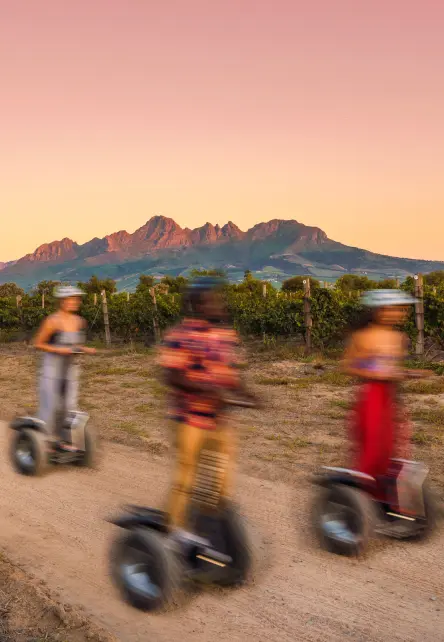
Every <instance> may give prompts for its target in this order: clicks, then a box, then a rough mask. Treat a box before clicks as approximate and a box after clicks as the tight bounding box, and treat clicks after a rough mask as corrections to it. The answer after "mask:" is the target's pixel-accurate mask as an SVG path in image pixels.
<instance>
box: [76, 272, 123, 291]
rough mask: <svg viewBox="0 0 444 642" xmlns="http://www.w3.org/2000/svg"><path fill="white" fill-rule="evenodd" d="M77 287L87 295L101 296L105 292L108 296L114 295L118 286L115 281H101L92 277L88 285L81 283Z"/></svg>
mask: <svg viewBox="0 0 444 642" xmlns="http://www.w3.org/2000/svg"><path fill="white" fill-rule="evenodd" d="M77 285H78V287H79V288H81V289H82V290H83V291H84V292H86V293H87V294H100V293H101V292H102V291H103V290H105V292H106V293H107V294H114V292H116V291H117V285H116V282H115V281H114V280H113V279H99V278H98V277H97V276H92V277H91V278H90V280H89V281H86V283H82V282H79V283H78V284H77Z"/></svg>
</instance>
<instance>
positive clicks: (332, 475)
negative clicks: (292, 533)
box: [313, 459, 437, 556]
mask: <svg viewBox="0 0 444 642" xmlns="http://www.w3.org/2000/svg"><path fill="white" fill-rule="evenodd" d="M427 476H428V470H427V468H426V467H425V466H424V465H423V464H421V463H418V462H414V461H407V460H402V459H393V460H391V465H390V469H389V473H388V475H387V476H386V477H384V478H383V479H379V480H376V479H375V478H374V477H371V476H370V475H366V474H363V473H360V472H358V471H356V470H349V469H345V468H334V467H324V468H323V470H322V472H321V473H320V474H318V475H317V476H316V477H315V480H314V482H315V483H316V484H317V485H318V486H320V487H321V492H320V494H319V496H318V497H317V499H316V502H315V505H314V510H313V526H314V530H315V533H316V535H317V537H318V540H319V542H320V544H321V546H322V547H323V548H325V549H326V550H328V551H330V552H332V553H336V554H339V555H348V556H353V555H360V554H362V553H363V552H364V551H365V550H366V548H367V546H368V544H369V541H370V539H371V537H372V536H373V535H380V536H386V537H391V538H396V539H400V540H423V539H425V538H426V537H428V536H429V535H430V534H431V533H432V532H433V531H434V529H435V526H436V517H437V507H436V503H435V499H434V497H433V494H432V493H431V491H430V489H429V487H428V485H427ZM381 490H382V492H381Z"/></svg>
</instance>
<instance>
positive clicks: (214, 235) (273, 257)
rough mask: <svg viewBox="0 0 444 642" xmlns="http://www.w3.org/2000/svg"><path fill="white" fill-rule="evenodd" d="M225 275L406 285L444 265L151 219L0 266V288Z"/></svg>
mask: <svg viewBox="0 0 444 642" xmlns="http://www.w3.org/2000/svg"><path fill="white" fill-rule="evenodd" d="M209 267H217V268H223V269H225V270H226V271H227V273H228V275H229V277H230V278H231V279H233V280H237V279H240V278H241V276H242V275H243V272H244V270H246V269H249V270H252V271H253V272H255V273H256V275H257V276H258V277H259V278H260V277H263V278H267V279H274V280H276V281H282V280H283V279H285V278H287V277H288V276H292V275H298V274H311V275H313V276H315V277H316V278H318V279H321V280H334V279H336V278H338V277H339V276H341V274H344V273H353V272H354V273H368V275H369V276H371V277H372V278H376V279H377V278H384V277H390V276H396V277H399V278H401V279H402V278H404V277H406V276H408V275H411V274H414V273H415V272H424V273H426V272H431V271H433V270H442V269H444V261H443V262H439V261H422V260H416V259H405V258H395V257H390V256H384V255H381V254H374V253H372V252H369V251H367V250H362V249H359V248H354V247H349V246H347V245H343V244H342V243H338V242H336V241H333V240H331V239H329V238H328V237H327V235H326V234H325V232H323V231H322V230H321V229H319V228H317V227H310V226H307V225H303V224H302V223H298V222H297V221H293V220H292V221H287V220H279V219H273V220H272V221H268V223H258V224H257V225H255V226H254V227H252V228H251V229H249V230H247V231H246V232H244V231H242V230H240V229H239V227H238V226H237V225H235V224H234V223H232V222H228V223H227V224H226V225H224V226H223V227H220V226H219V225H212V224H211V223H206V224H205V225H203V226H202V227H199V228H196V229H194V230H191V229H189V228H182V227H180V226H179V225H178V224H177V223H176V222H175V221H173V220H172V219H170V218H166V217H164V216H154V217H153V218H151V219H150V220H149V221H147V223H146V224H145V225H143V226H142V227H141V228H139V229H138V230H136V231H135V232H134V233H133V234H129V233H128V232H126V231H120V232H116V233H114V234H111V235H109V236H105V237H104V238H101V239H99V238H94V239H92V240H91V241H88V242H87V243H84V244H83V245H82V244H78V243H76V242H75V241H73V240H71V239H69V238H64V239H62V240H61V241H52V242H51V243H45V244H44V245H41V246H40V247H38V248H37V249H36V250H35V251H34V252H33V253H32V254H27V255H26V256H24V257H22V258H20V259H18V260H17V261H13V262H9V263H0V283H4V282H6V281H15V282H16V283H18V284H19V285H21V286H22V287H25V288H27V287H31V286H32V285H34V284H35V283H37V282H38V281H41V280H42V279H57V280H65V281H77V280H85V279H88V278H89V277H90V276H92V275H93V274H100V276H102V277H112V278H113V279H116V280H117V281H118V284H119V288H121V289H123V288H126V289H131V288H132V287H133V286H134V284H135V283H136V282H137V280H138V275H139V274H140V273H148V274H155V275H161V274H182V273H186V272H187V271H188V270H190V269H192V268H209Z"/></svg>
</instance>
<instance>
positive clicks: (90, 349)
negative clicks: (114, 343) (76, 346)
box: [80, 346, 97, 355]
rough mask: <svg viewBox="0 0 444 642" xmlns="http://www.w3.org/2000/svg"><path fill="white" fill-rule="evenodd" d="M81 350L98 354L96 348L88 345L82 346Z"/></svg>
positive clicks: (85, 352)
mask: <svg viewBox="0 0 444 642" xmlns="http://www.w3.org/2000/svg"><path fill="white" fill-rule="evenodd" d="M80 351H81V352H83V353H84V354H91V355H92V354H97V350H96V349H95V348H88V347H87V346H82V347H81V348H80Z"/></svg>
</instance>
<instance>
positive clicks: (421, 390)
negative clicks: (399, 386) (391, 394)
mask: <svg viewBox="0 0 444 642" xmlns="http://www.w3.org/2000/svg"><path fill="white" fill-rule="evenodd" d="M404 389H405V392H407V393H409V394H413V395H441V394H444V377H437V378H436V379H432V380H427V379H425V380H423V381H421V380H418V381H409V382H408V383H406V384H404Z"/></svg>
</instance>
